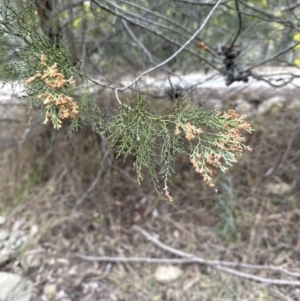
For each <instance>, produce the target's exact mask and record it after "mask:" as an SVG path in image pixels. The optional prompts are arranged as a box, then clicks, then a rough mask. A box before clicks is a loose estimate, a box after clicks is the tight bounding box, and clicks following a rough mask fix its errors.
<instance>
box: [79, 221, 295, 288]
mask: <svg viewBox="0 0 300 301" xmlns="http://www.w3.org/2000/svg"><path fill="white" fill-rule="evenodd" d="M135 230H137V231H138V232H140V233H141V234H142V235H143V236H144V237H146V238H147V239H148V240H150V241H151V242H152V243H154V244H155V245H156V246H158V247H159V248H161V249H163V250H165V251H168V252H169V253H172V254H174V255H177V256H180V257H185V258H149V257H108V256H103V257H96V256H86V255H81V254H77V255H76V257H78V258H81V259H83V260H86V261H98V262H115V263H116V262H131V263H157V264H190V263H200V264H205V265H209V266H211V267H213V268H215V269H217V270H219V271H223V272H226V273H228V274H231V275H235V276H239V277H242V278H246V279H250V280H254V281H257V282H260V283H264V284H276V285H288V286H300V281H290V280H281V279H271V278H265V277H260V276H256V275H252V274H249V273H245V272H240V271H237V270H235V269H233V268H248V269H256V270H272V271H277V272H282V273H285V274H287V275H289V276H293V277H300V274H299V273H294V272H291V271H288V270H285V269H282V268H280V267H274V266H263V265H251V264H245V263H235V262H226V261H217V260H213V261H212V260H205V259H204V258H202V257H198V256H195V255H193V254H190V253H186V252H183V251H180V250H177V249H175V248H172V247H170V246H168V245H165V244H164V243H162V242H160V241H159V240H158V239H156V238H155V237H153V236H152V235H150V234H149V233H148V232H147V231H145V230H143V229H141V228H139V227H135ZM226 266H227V267H226ZM229 266H230V267H231V268H229Z"/></svg>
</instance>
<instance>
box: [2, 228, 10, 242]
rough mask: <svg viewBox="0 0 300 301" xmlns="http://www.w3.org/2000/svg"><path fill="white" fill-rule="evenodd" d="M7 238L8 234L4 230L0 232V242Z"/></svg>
mask: <svg viewBox="0 0 300 301" xmlns="http://www.w3.org/2000/svg"><path fill="white" fill-rule="evenodd" d="M8 237H9V232H8V231H6V230H0V241H4V240H6V239H7V238H8Z"/></svg>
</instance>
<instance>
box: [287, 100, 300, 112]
mask: <svg viewBox="0 0 300 301" xmlns="http://www.w3.org/2000/svg"><path fill="white" fill-rule="evenodd" d="M288 108H289V109H291V110H300V100H299V99H298V98H295V99H293V100H292V101H291V102H290V103H289V104H288Z"/></svg>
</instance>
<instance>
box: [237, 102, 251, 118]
mask: <svg viewBox="0 0 300 301" xmlns="http://www.w3.org/2000/svg"><path fill="white" fill-rule="evenodd" d="M235 111H236V112H237V113H238V114H246V115H249V114H251V113H253V106H252V105H251V104H250V103H249V102H247V101H245V100H242V99H239V100H238V101H237V106H236V107H235Z"/></svg>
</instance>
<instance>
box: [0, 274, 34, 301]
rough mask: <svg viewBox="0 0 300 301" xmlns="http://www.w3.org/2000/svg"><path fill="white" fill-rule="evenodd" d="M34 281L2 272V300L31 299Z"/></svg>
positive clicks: (0, 283)
mask: <svg viewBox="0 0 300 301" xmlns="http://www.w3.org/2000/svg"><path fill="white" fill-rule="evenodd" d="M32 290H33V283H32V282H31V281H29V280H27V279H24V278H21V277H20V276H18V275H15V274H11V273H5V272H0V300H13V301H29V300H30V299H31V295H32Z"/></svg>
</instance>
